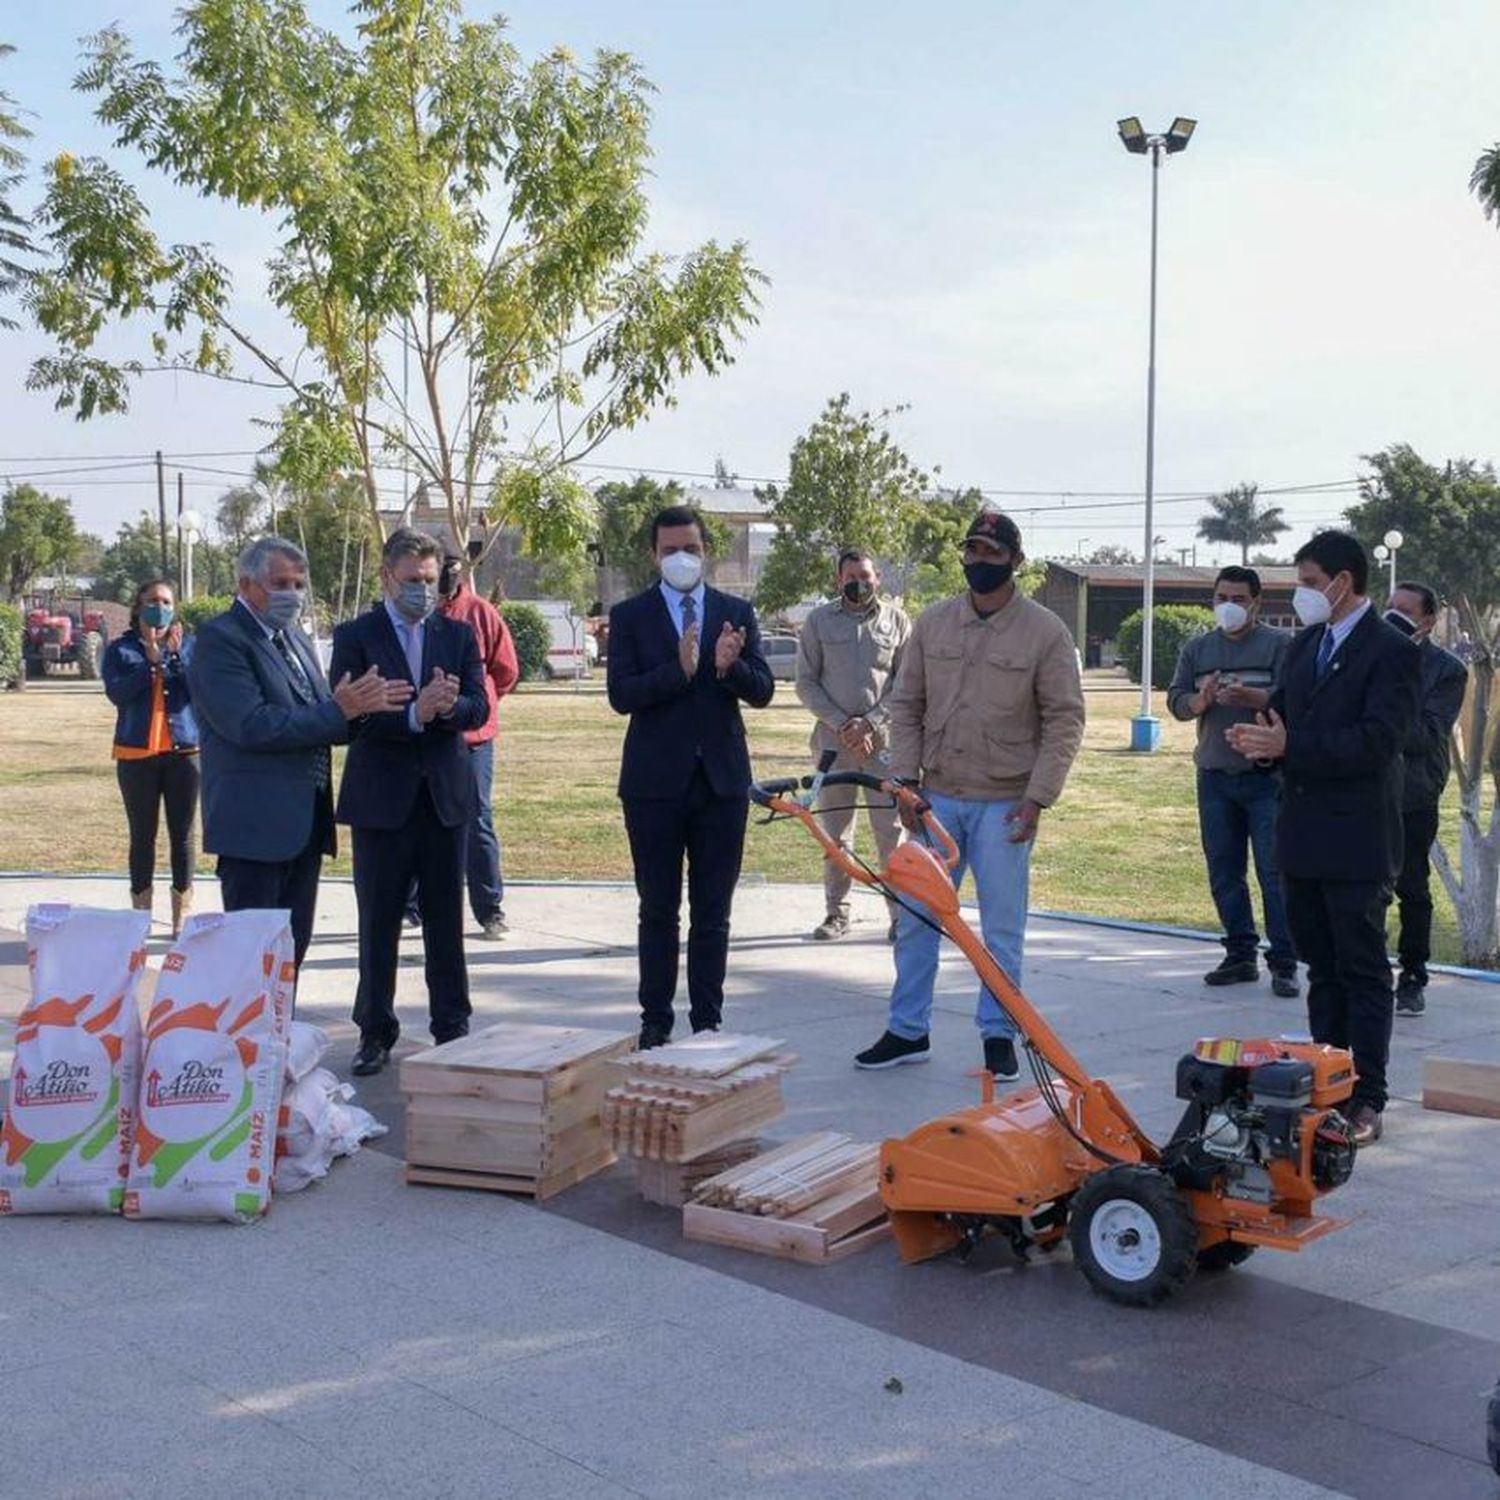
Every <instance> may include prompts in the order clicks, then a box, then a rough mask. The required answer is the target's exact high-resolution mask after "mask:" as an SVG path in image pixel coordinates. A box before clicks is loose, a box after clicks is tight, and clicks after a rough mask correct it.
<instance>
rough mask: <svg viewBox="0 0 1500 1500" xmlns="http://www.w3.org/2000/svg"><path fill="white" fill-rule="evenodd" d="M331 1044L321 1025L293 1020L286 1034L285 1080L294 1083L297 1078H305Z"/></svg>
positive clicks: (321, 1059) (320, 1060)
mask: <svg viewBox="0 0 1500 1500" xmlns="http://www.w3.org/2000/svg"><path fill="white" fill-rule="evenodd" d="M332 1045H333V1043H332V1042H331V1041H330V1040H329V1036H328V1033H327V1032H326V1031H324V1030H323V1028H322V1027H321V1026H314V1025H312V1024H311V1023H309V1022H307V1021H293V1022H292V1024H291V1028H290V1031H289V1032H288V1035H287V1048H286V1078H287V1082H288V1083H296V1082H297V1081H298V1079H301V1078H306V1077H307V1075H308V1074H309V1073H311V1072H312V1070H313V1069H314V1068H316V1067H317V1066H318V1064H319V1063H320V1062H322V1061H323V1058H324V1055H325V1054H326V1053H327V1051H328V1049H329V1048H330V1047H331V1046H332Z"/></svg>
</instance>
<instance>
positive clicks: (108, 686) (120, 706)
mask: <svg viewBox="0 0 1500 1500" xmlns="http://www.w3.org/2000/svg"><path fill="white" fill-rule="evenodd" d="M192 659H193V638H192V636H186V637H184V639H183V642H182V649H181V650H180V651H173V652H170V653H168V654H167V655H165V656H163V658H162V675H163V679H164V685H165V688H166V703H167V727H168V729H169V730H170V731H171V735H172V748H173V749H174V750H196V749H197V748H198V722H197V720H196V719H194V718H193V707H192V703H191V702H190V701H189V698H188V681H187V664H188V663H189V662H190V661H191V660H192ZM100 676H101V677H103V679H104V691H105V692H106V693H108V694H109V701H110V702H111V703H113V704H114V706H115V709H116V714H115V744H117V745H128V746H129V747H130V748H131V749H134V750H144V749H145V748H146V745H147V743H148V742H149V741H150V738H151V663H150V662H149V661H148V660H147V659H146V648H145V647H144V646H143V645H142V644H141V638H140V635H139V634H138V633H137V632H136V631H134V630H127V631H126V632H125V633H124V634H123V635H121V636H117V637H116V638H115V639H114V640H112V641H111V642H110V643H109V645H108V646H107V647H106V648H105V651H104V662H103V665H102V666H101V667H100Z"/></svg>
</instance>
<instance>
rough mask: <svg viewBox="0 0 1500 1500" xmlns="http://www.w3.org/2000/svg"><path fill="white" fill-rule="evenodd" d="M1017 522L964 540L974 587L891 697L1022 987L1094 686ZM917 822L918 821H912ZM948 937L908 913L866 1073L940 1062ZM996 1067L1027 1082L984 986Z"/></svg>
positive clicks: (931, 626) (910, 657) (915, 773)
mask: <svg viewBox="0 0 1500 1500" xmlns="http://www.w3.org/2000/svg"><path fill="white" fill-rule="evenodd" d="M1024 556H1025V554H1024V553H1023V552H1022V550H1021V533H1020V531H1019V530H1018V529H1017V527H1016V523H1015V522H1014V521H1012V520H1011V519H1010V517H1009V516H1005V515H1001V514H1000V513H999V512H998V511H981V512H980V513H979V515H977V516H976V517H975V518H974V520H973V522H972V523H971V524H970V526H969V531H968V535H967V536H966V537H965V539H964V577H965V579H966V580H967V582H968V585H969V587H968V590H967V591H966V592H965V593H963V594H960V595H959V596H958V597H957V598H956V599H948V600H945V601H944V602H943V603H941V604H934V605H932V606H931V607H930V608H929V609H927V610H925V611H923V613H922V614H921V616H920V617H919V618H918V620H917V623H916V626H915V628H914V629H913V630H912V634H911V639H910V640H909V641H908V642H907V644H906V652H905V655H904V657H903V659H902V662H901V671H900V674H899V675H898V677H897V679H896V687H895V691H894V692H893V693H892V694H891V701H890V741H891V774H892V775H893V776H898V777H904V778H909V779H912V780H920V783H921V786H922V792H923V795H924V796H925V797H926V798H927V800H928V801H929V802H930V803H931V804H932V809H933V811H934V812H935V813H936V814H937V816H938V818H939V820H940V821H941V822H942V824H943V826H944V827H945V828H946V829H947V830H948V832H949V833H951V834H952V835H953V837H954V840H955V841H956V842H957V844H958V848H959V855H960V859H959V864H958V868H957V869H956V870H954V871H953V883H954V885H958V884H959V883H960V882H961V881H962V880H963V875H964V870H965V869H966V868H967V869H971V870H973V872H974V885H975V888H976V892H977V894H978V897H979V926H980V931H981V933H982V934H983V936H984V941H985V946H986V947H988V948H989V950H990V952H991V953H992V954H994V956H995V960H996V962H998V963H999V965H1000V967H1001V968H1002V969H1004V970H1005V972H1006V973H1007V974H1008V975H1009V976H1010V977H1011V979H1013V980H1014V981H1015V982H1016V983H1017V984H1020V982H1021V950H1022V945H1023V943H1024V941H1025V936H1026V898H1027V884H1028V876H1029V871H1030V862H1031V843H1032V840H1033V839H1034V838H1035V837H1036V830H1037V822H1038V819H1039V818H1040V817H1041V813H1042V809H1043V808H1044V807H1050V806H1051V805H1052V804H1053V803H1054V802H1055V801H1056V800H1057V799H1058V797H1059V796H1060V795H1061V794H1062V789H1063V783H1064V781H1066V780H1067V775H1068V770H1069V767H1071V765H1072V764H1073V758H1074V757H1075V756H1076V755H1077V754H1078V747H1079V745H1080V744H1081V743H1082V741H1083V686H1082V683H1081V682H1080V680H1079V673H1078V654H1077V652H1076V651H1075V650H1074V648H1073V641H1072V638H1071V637H1070V636H1069V634H1068V630H1067V627H1066V626H1065V625H1064V624H1063V623H1062V621H1061V620H1059V619H1058V618H1057V616H1056V615H1054V614H1053V613H1052V612H1051V611H1050V610H1047V609H1043V608H1042V606H1041V605H1040V604H1035V603H1033V602H1032V601H1031V600H1030V599H1027V598H1025V597H1024V596H1023V595H1022V594H1020V593H1019V592H1017V589H1016V584H1015V579H1014V577H1013V574H1014V571H1015V569H1016V568H1017V567H1019V566H1020V564H1021V563H1022V561H1023V560H1024ZM903 816H904V814H903ZM938 941H939V934H938V932H937V930H936V929H935V928H934V927H932V926H931V925H929V923H927V922H926V921H924V920H923V919H922V917H920V916H918V915H917V912H916V911H915V910H907V909H903V910H902V913H901V917H900V920H899V922H898V924H897V932H896V983H895V986H894V988H893V989H892V991H891V1014H890V1021H889V1023H888V1029H887V1030H886V1032H885V1034H884V1035H883V1036H882V1037H881V1038H880V1040H879V1041H878V1042H876V1043H875V1045H874V1046H873V1047H869V1048H867V1049H866V1050H865V1051H864V1052H861V1053H860V1054H859V1056H858V1057H857V1058H856V1059H855V1065H856V1066H857V1067H861V1068H892V1067H895V1066H896V1065H897V1064H898V1063H907V1062H926V1061H927V1058H928V1055H929V1054H928V1040H927V1032H928V1022H929V1019H930V1017H931V1015H932V987H933V982H934V980H935V979H936V978H937V968H938ZM975 1020H976V1022H977V1024H978V1026H979V1030H980V1034H981V1036H982V1037H983V1039H984V1063H985V1067H987V1068H988V1069H989V1071H990V1072H991V1073H992V1074H993V1075H994V1076H995V1077H996V1078H997V1079H1004V1080H1009V1079H1013V1078H1016V1077H1018V1076H1019V1073H1020V1069H1019V1065H1018V1063H1017V1061H1016V1048H1015V1042H1014V1036H1015V1028H1014V1027H1013V1026H1012V1024H1011V1021H1010V1017H1009V1016H1007V1015H1006V1014H1005V1012H1004V1011H1003V1010H1002V1009H1001V1007H1000V1003H999V1002H998V1001H997V1000H996V998H995V997H994V995H992V994H991V993H990V991H989V990H988V989H986V988H985V987H984V986H982V985H981V986H980V990H979V1004H978V1010H977V1014H976V1016H975Z"/></svg>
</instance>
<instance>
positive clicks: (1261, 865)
mask: <svg viewBox="0 0 1500 1500" xmlns="http://www.w3.org/2000/svg"><path fill="white" fill-rule="evenodd" d="M1280 800H1281V782H1280V779H1279V778H1278V777H1276V776H1274V775H1272V774H1271V773H1270V772H1268V771H1241V772H1239V773H1238V774H1236V773H1234V772H1231V771H1206V770H1202V769H1200V770H1199V772H1198V828H1199V831H1200V832H1201V834H1202V836H1203V857H1204V858H1205V859H1206V860H1207V861H1208V888H1209V890H1210V891H1211V892H1212V893H1213V898H1214V907H1215V908H1216V909H1217V911H1218V913H1219V921H1220V923H1221V924H1222V925H1223V928H1224V953H1225V957H1226V961H1227V962H1229V963H1248V962H1250V961H1252V960H1254V959H1255V958H1257V956H1258V955H1259V952H1260V937H1259V935H1258V934H1257V932H1256V930H1255V910H1254V908H1253V907H1252V906H1251V905H1250V886H1249V883H1248V882H1247V880H1246V868H1247V857H1246V851H1247V850H1250V851H1253V852H1254V855H1255V875H1256V878H1257V880H1258V881H1259V882H1260V896H1261V901H1262V903H1263V905H1264V906H1265V912H1266V939H1267V942H1268V946H1269V949H1270V951H1269V954H1268V962H1269V963H1270V965H1271V969H1272V971H1273V972H1277V973H1279V972H1281V971H1283V970H1291V969H1295V968H1296V967H1297V951H1296V949H1295V947H1294V946H1293V944H1292V934H1291V929H1290V928H1289V927H1288V926H1287V920H1286V899H1285V897H1284V896H1283V894H1282V890H1281V870H1280V868H1279V867H1278V865H1277V863H1276V809H1277V805H1278V803H1279V802H1280Z"/></svg>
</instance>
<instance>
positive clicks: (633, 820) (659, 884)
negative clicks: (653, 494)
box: [608, 505, 776, 1049]
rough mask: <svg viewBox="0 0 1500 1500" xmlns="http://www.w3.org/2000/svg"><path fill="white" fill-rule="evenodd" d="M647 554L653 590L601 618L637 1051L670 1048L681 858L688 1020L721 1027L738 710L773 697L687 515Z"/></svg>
mask: <svg viewBox="0 0 1500 1500" xmlns="http://www.w3.org/2000/svg"><path fill="white" fill-rule="evenodd" d="M651 547H652V553H653V555H654V556H655V558H656V564H657V567H658V568H659V569H660V570H661V583H660V584H658V585H653V586H652V587H651V588H648V589H647V590H646V591H645V592H644V593H641V594H637V595H635V597H634V598H631V599H626V600H625V601H624V602H623V603H621V604H617V605H616V606H615V607H614V608H613V609H612V610H611V611H610V613H609V670H608V681H609V702H610V707H611V708H613V709H614V710H615V712H616V713H620V714H629V715H630V727H629V729H627V730H626V732H625V752H624V755H623V757H622V758H621V761H620V788H619V790H620V800H621V802H622V803H623V805H624V809H625V831H626V834H627V835H628V836H629V839H630V855H631V859H632V860H633V861H634V864H635V888H636V893H637V894H638V895H639V897H640V926H639V937H638V943H639V957H640V1001H641V1037H640V1045H641V1047H642V1048H643V1049H644V1048H648V1047H659V1046H661V1045H662V1044H663V1043H664V1042H666V1041H667V1040H668V1039H669V1038H670V1037H671V1035H672V1019H673V1016H672V1000H673V997H674V996H675V995H676V993H677V958H678V933H679V914H680V912H681V909H682V865H683V859H684V857H685V858H686V860H687V872H688V945H687V947H688V952H687V979H688V1006H689V1010H688V1019H689V1020H690V1022H691V1023H692V1027H693V1030H694V1031H705V1030H707V1031H712V1030H716V1029H717V1028H718V1025H719V1019H720V1016H721V1015H722V1013H723V1008H724V969H725V965H726V962H727V959H728V954H729V908H730V903H731V901H732V900H733V897H734V888H735V885H736V883H737V882H738V880H739V877H740V855H741V852H742V850H743V848H744V843H745V821H746V818H747V816H748V814H749V808H750V799H749V788H750V755H749V752H748V750H747V749H746V747H745V725H744V721H743V720H742V719H741V717H740V704H741V702H745V703H748V704H749V705H750V706H751V707H752V708H764V707H765V706H766V704H768V703H769V702H770V701H771V694H772V693H773V692H774V691H775V686H776V684H775V683H774V682H773V681H772V678H771V669H770V668H769V667H768V666H767V665H766V663H765V661H764V659H763V658H762V657H761V654H760V629H759V627H758V626H757V624H756V622H755V611H754V610H753V609H752V608H751V607H750V605H749V604H748V603H747V602H746V601H745V600H743V599H736V598H734V597H733V596H732V595H730V594H721V593H720V592H719V591H718V590H717V589H711V588H708V587H706V586H705V584H704V582H703V558H704V538H703V522H702V520H701V519H700V518H699V516H698V513H697V511H695V510H693V509H691V508H690V507H688V506H683V505H675V506H671V507H669V508H668V509H666V510H663V511H661V512H660V513H659V514H658V515H657V516H656V517H655V518H654V519H653V521H652V523H651ZM700 643H701V644H700Z"/></svg>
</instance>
